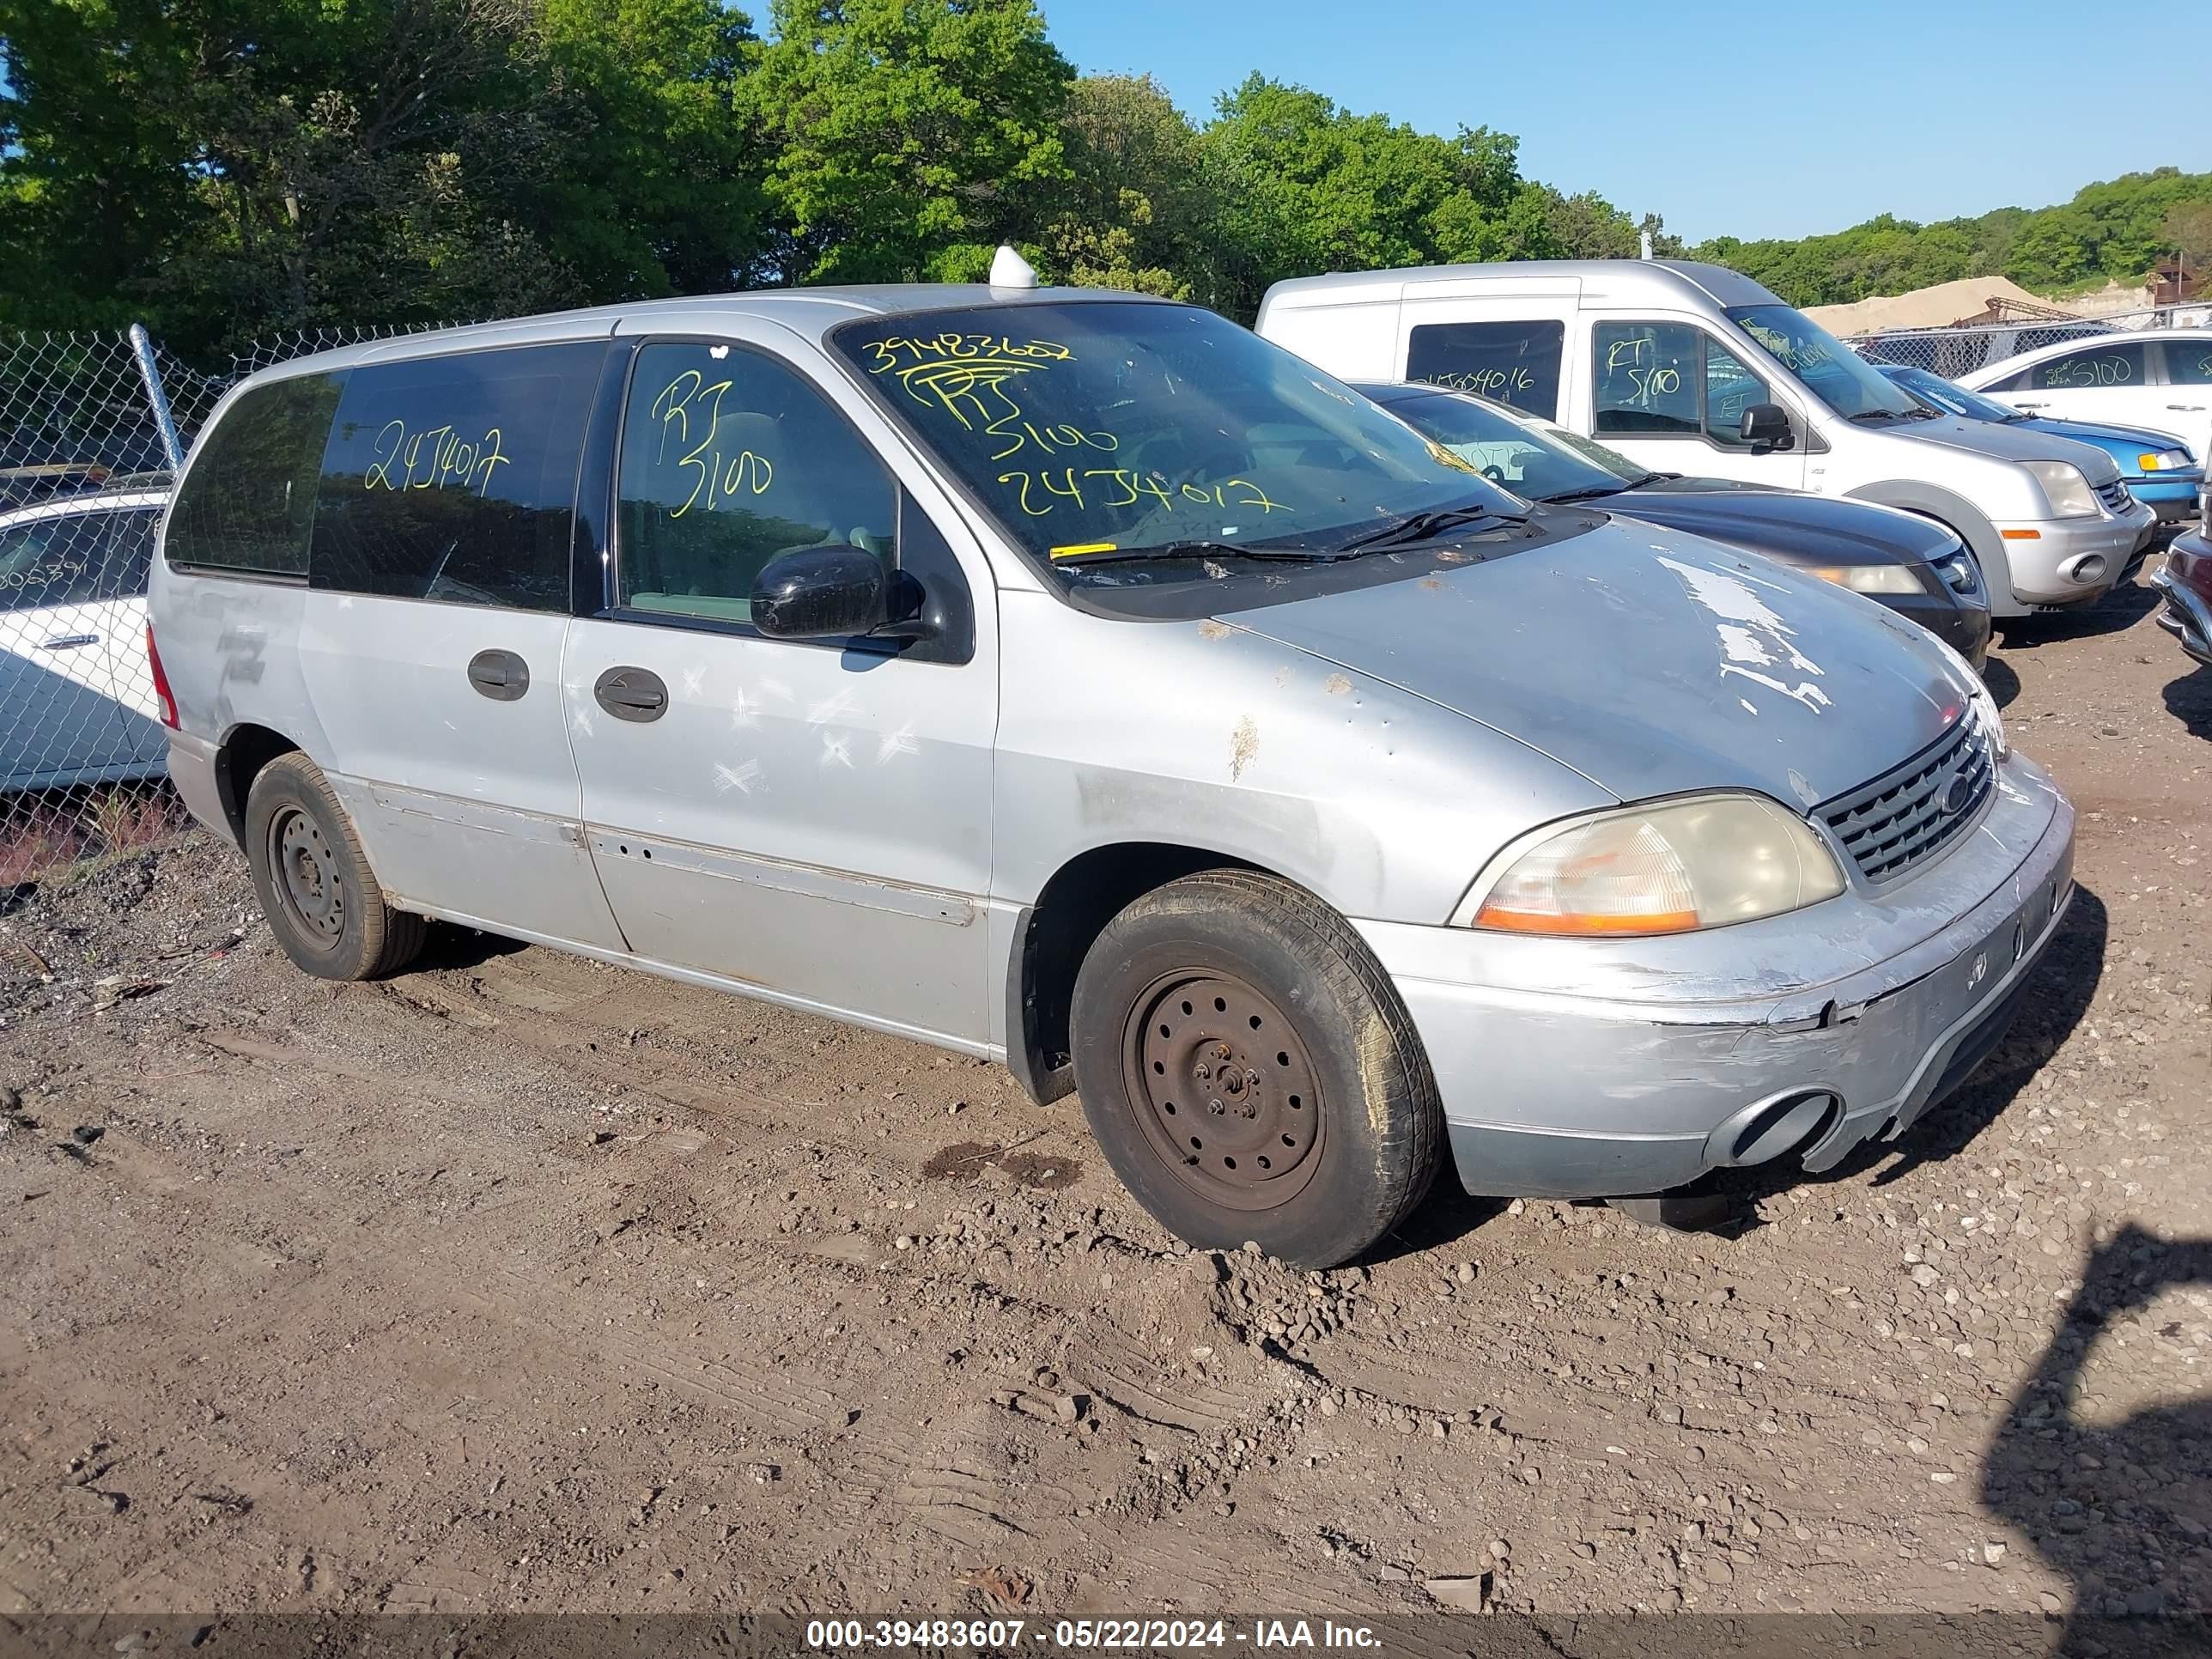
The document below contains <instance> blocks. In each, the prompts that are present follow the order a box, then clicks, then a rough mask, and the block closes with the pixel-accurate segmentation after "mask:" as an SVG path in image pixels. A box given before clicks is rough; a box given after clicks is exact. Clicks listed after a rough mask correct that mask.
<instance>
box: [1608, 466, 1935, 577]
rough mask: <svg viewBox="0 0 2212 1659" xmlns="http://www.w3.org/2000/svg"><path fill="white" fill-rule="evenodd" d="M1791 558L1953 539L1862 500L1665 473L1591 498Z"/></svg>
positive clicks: (1896, 549) (1876, 551)
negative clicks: (1745, 486)
mask: <svg viewBox="0 0 2212 1659" xmlns="http://www.w3.org/2000/svg"><path fill="white" fill-rule="evenodd" d="M1589 505H1590V506H1593V507H1601V508H1603V509H1604V510H1605V511H1606V512H1608V513H1626V515H1627V516H1629V517H1630V518H1632V519H1641V520H1644V522H1645V523H1646V524H1660V525H1665V526H1667V527H1668V529H1670V530H1686V531H1687V532H1690V533H1691V534H1692V535H1693V536H1705V537H1709V538H1711V539H1712V540H1714V541H1717V542H1726V543H1728V544H1729V545H1730V546H1732V547H1745V548H1749V549H1750V550H1752V551H1753V552H1754V553H1763V554H1765V556H1767V557H1768V558H1771V559H1781V560H1784V561H1785V562H1790V563H1793V564H1850V565H1867V564H1924V563H1926V562H1928V561H1929V559H1935V558H1941V557H1942V556H1943V555H1944V554H1946V553H1948V552H1950V551H1952V550H1954V548H1956V547H1957V545H1958V538H1956V537H1954V535H1952V533H1951V532H1949V531H1948V530H1946V529H1944V528H1943V526H1941V525H1939V524H1936V523H1935V522H1934V521H1933V520H1928V519H1918V518H1914V517H1913V516H1912V515H1911V514H1910V513H1893V512H1891V511H1890V510H1889V509H1888V508H1887V507H1872V506H1869V505H1868V504H1867V503H1866V502H1863V501H1838V500H1836V499H1835V498H1833V497H1832V496H1826V495H1794V494H1791V493H1790V492H1789V491H1787V490H1767V489H1729V487H1728V485H1727V484H1726V483H1723V482H1722V481H1720V480H1717V479H1711V478H1670V479H1668V481H1667V482H1665V483H1656V484H1646V485H1644V486H1642V487H1641V488H1638V489H1628V490H1623V491H1622V492H1621V493H1620V495H1607V496H1605V497H1604V498H1602V499H1601V500H1599V501H1593V502H1590V503H1589Z"/></svg>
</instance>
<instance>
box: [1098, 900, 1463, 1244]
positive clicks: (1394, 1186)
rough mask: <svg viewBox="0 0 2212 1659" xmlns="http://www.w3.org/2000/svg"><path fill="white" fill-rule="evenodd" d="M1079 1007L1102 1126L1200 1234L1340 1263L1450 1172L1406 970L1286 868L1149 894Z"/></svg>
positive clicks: (1163, 1213)
mask: <svg viewBox="0 0 2212 1659" xmlns="http://www.w3.org/2000/svg"><path fill="white" fill-rule="evenodd" d="M1069 1024H1070V1036H1071V1038H1072V1046H1073V1049H1074V1060H1075V1074H1076V1080H1077V1084H1078V1085H1079V1089H1080V1091H1081V1093H1082V1097H1083V1109H1084V1115H1085V1117H1086V1118H1087V1119H1088V1120H1089V1121H1090V1124H1091V1133H1092V1135H1093V1136H1094V1137H1095V1138H1096V1139H1097V1142H1098V1144H1099V1146H1100V1149H1101V1150H1102V1151H1103V1152H1104V1153H1105V1155H1106V1158H1107V1161H1108V1162H1109V1164H1112V1165H1113V1166H1114V1170H1115V1174H1116V1175H1118V1176H1120V1177H1121V1181H1122V1183H1123V1184H1124V1185H1125V1186H1127V1188H1129V1190H1130V1192H1131V1193H1132V1194H1134V1195H1135V1197H1136V1199H1137V1200H1138V1201H1139V1203H1141V1204H1142V1205H1143V1206H1145V1207H1146V1209H1147V1210H1149V1211H1150V1212H1152V1214H1153V1215H1154V1216H1155V1217H1157V1218H1158V1219H1159V1220H1160V1221H1161V1222H1162V1223H1163V1224H1164V1225H1166V1226H1167V1227H1169V1228H1170V1230H1171V1231H1174V1232H1175V1233H1176V1234H1177V1235H1178V1236H1179V1237H1182V1238H1184V1239H1186V1240H1188V1242H1189V1243H1193V1244H1196V1245H1199V1246H1200V1247H1202V1248H1206V1249H1233V1248H1235V1247H1237V1246H1238V1245H1240V1244H1243V1243H1245V1242H1247V1241H1248V1240H1249V1241H1253V1242H1256V1243H1258V1244H1259V1245H1260V1247H1261V1249H1264V1250H1265V1251H1267V1254H1268V1255H1273V1256H1275V1257H1278V1258H1279V1259H1280V1260H1282V1261H1287V1262H1291V1263H1293V1264H1295V1265H1297V1266H1298V1267H1334V1266H1336V1265H1337V1264H1339V1263H1340V1262H1343V1261H1349V1260H1351V1259H1352V1257H1354V1256H1357V1255H1359V1254H1360V1253H1361V1252H1362V1251H1364V1250H1365V1249H1368V1247H1369V1246H1370V1245H1371V1244H1373V1243H1375V1241H1376V1239H1378V1238H1379V1237H1382V1236H1383V1234H1384V1233H1386V1232H1388V1231H1390V1230H1391V1229H1392V1228H1394V1227H1395V1226H1397V1225H1399V1224H1400V1223H1401V1221H1403V1220H1404V1219H1405V1218H1406V1217H1407V1214H1408V1213H1410V1212H1412V1210H1413V1207H1414V1206H1416V1205H1418V1204H1419V1202H1420V1200H1421V1199H1422V1196H1423V1195H1424V1194H1425V1193H1426V1192H1427V1190H1428V1188H1429V1183H1430V1182H1431V1180H1432V1179H1433V1178H1434V1176H1435V1174H1436V1170H1437V1163H1438V1160H1439V1156H1440V1148H1441V1146H1442V1139H1443V1110H1442V1108H1441V1107H1440V1105H1439V1104H1438V1103H1437V1091H1436V1084H1435V1081H1434V1079H1432V1078H1431V1076H1430V1074H1429V1067H1428V1061H1427V1058H1426V1056H1425V1054H1423V1053H1422V1051H1421V1047H1420V1042H1419V1038H1418V1037H1417V1036H1415V1034H1414V1032H1413V1026H1412V1023H1411V1022H1410V1021H1409V1020H1408V1019H1407V1015H1406V1012H1405V1010H1404V1008H1403V1006H1401V1004H1400V1002H1399V1000H1398V997H1397V994H1396V992H1395V990H1394V989H1393V988H1392V987H1391V984H1390V981H1389V975H1386V974H1385V973H1384V972H1383V969H1382V965H1381V964H1380V963H1377V962H1376V960H1375V957H1374V955H1373V953H1372V952H1371V951H1369V950H1368V948H1367V946H1366V945H1365V943H1364V941H1363V940H1362V939H1360V937H1359V935H1358V933H1355V932H1354V931H1353V930H1352V927H1351V925H1350V924H1349V923H1348V922H1346V921H1345V920H1344V919H1343V918H1342V917H1341V916H1339V915H1336V914H1335V912H1334V911H1332V910H1330V909H1329V908H1328V907H1327V906H1325V905H1322V903H1320V902H1318V901H1317V900H1316V899H1314V898H1313V897H1312V896H1310V895H1309V894H1306V893H1303V892H1301V891H1299V890H1297V888H1295V887H1292V886H1291V885H1290V884H1288V883H1286V882H1283V881H1280V880H1278V879H1277V878H1274V877H1272V876H1267V875H1264V874H1261V872H1256V871H1249V870H1208V871H1203V872H1200V873H1199V874H1196V875H1194V876H1188V877H1185V878H1182V880H1180V881H1175V882H1170V883H1169V884H1167V885H1165V886H1164V887H1160V888H1157V889H1155V890H1153V891H1152V892H1150V893H1147V894H1146V895H1145V896H1143V897H1141V898H1139V899H1138V900H1136V901H1135V902H1133V903H1132V904H1131V905H1129V907H1128V908H1127V909H1125V910H1123V911H1122V912H1121V914H1120V915H1117V916H1116V917H1115V918H1114V920H1113V921H1110V922H1109V923H1108V924H1107V926H1106V927H1105V929H1104V931H1103V932H1102V933H1100V934H1099V936H1098V938H1097V940H1096V941H1095V942H1094V943H1093V944H1092V945H1091V950H1090V951H1089V953H1088V954H1087V955H1086V956H1085V958H1084V963H1083V967H1082V969H1081V970H1080V971H1079V974H1078V975H1077V976H1076V982H1075V996H1074V1003H1073V1008H1072V1009H1071V1011H1070V1020H1069Z"/></svg>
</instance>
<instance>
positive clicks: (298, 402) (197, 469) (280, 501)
mask: <svg viewBox="0 0 2212 1659" xmlns="http://www.w3.org/2000/svg"><path fill="white" fill-rule="evenodd" d="M345 378H346V377H345V376H344V375H343V374H301V375H295V376H294V377H293V378H292V379H290V380H270V381H268V382H267V383H265V384H264V385H261V386H255V387H253V388H252V389H251V390H249V391H247V392H245V393H243V394H242V395H241V396H240V398H238V400H237V401H236V402H235V403H234V404H231V406H230V410H229V412H228V414H226V415H225V416H223V417H222V421H221V422H218V423H217V424H216V428H215V429H214V430H213V431H212V432H210V433H209V434H207V435H205V436H204V438H202V439H201V441H200V445H199V448H198V450H197V453H195V455H194V458H193V460H192V464H191V468H190V469H189V470H188V471H186V472H185V479H184V483H183V484H182V485H181V486H180V487H179V489H178V492H177V501H176V506H175V507H174V509H173V511H172V512H171V513H170V515H169V533H168V538H167V541H166V542H165V543H164V544H163V546H164V549H165V550H166V553H167V557H168V561H169V562H170V563H171V564H179V565H188V566H192V567H196V568H203V569H209V570H234V571H238V572H240V574H250V575H257V576H305V575H306V574H307V535H308V531H309V529H310V527H311V526H312V525H313V511H314V500H315V474H316V472H317V471H318V469H319V465H320V463H321V460H322V454H323V446H324V444H325V442H326V441H328V439H329V437H330V432H331V415H332V414H333V413H335V412H336V410H337V406H338V398H339V395H340V394H341V393H342V392H343V391H344V389H345Z"/></svg>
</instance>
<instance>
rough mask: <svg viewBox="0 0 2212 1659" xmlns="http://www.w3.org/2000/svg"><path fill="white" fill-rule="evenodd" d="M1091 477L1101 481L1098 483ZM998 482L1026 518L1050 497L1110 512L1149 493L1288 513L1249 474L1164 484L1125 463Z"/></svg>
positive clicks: (1169, 500) (1043, 510)
mask: <svg viewBox="0 0 2212 1659" xmlns="http://www.w3.org/2000/svg"><path fill="white" fill-rule="evenodd" d="M1094 479H1104V480H1106V481H1107V482H1105V483H1093V482H1092V481H1093V480H1094ZM999 482H1000V483H1002V484H1007V485H1011V486H1012V488H1014V489H1016V490H1018V492H1019V495H1018V506H1019V507H1021V510H1022V511H1023V512H1024V513H1027V514H1028V515H1029V516H1030V518H1032V519H1042V518H1043V517H1045V516H1046V515H1047V514H1048V513H1051V512H1052V511H1053V510H1054V498H1055V497H1057V498H1059V499H1060V500H1062V501H1073V502H1074V503H1075V505H1076V506H1077V507H1085V508H1091V507H1096V508H1097V509H1099V510H1101V511H1108V512H1110V511H1113V510H1115V509H1117V508H1121V507H1135V506H1137V505H1138V504H1139V502H1141V501H1144V500H1145V499H1146V497H1148V496H1149V497H1150V498H1151V499H1152V501H1155V502H1157V503H1158V505H1159V506H1160V507H1167V508H1170V509H1171V510H1172V509H1175V508H1178V507H1217V508H1221V509H1229V508H1244V509H1249V510H1256V511H1258V512H1260V513H1274V512H1278V511H1280V512H1288V511H1289V510H1290V507H1289V504H1288V503H1286V502H1284V501H1276V500H1275V499H1274V498H1273V496H1271V495H1268V494H1267V491H1266V490H1264V489H1261V487H1260V486H1259V485H1258V484H1256V483H1253V482H1252V480H1251V479H1249V478H1225V479H1223V480H1222V481H1221V482H1220V483H1218V484H1194V483H1182V484H1177V483H1170V482H1169V481H1168V480H1167V479H1166V478H1164V477H1161V476H1160V474H1158V473H1157V472H1133V471H1130V470H1129V469H1128V468H1127V467H1125V466H1115V467H1088V468H1084V469H1080V470H1079V469H1077V468H1075V467H1072V466H1069V467H1061V468H1059V469H1057V470H1046V471H1036V472H1001V473H1000V474H999Z"/></svg>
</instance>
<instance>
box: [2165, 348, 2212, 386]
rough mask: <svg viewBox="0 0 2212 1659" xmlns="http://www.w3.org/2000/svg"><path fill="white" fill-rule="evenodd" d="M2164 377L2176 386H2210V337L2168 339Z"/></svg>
mask: <svg viewBox="0 0 2212 1659" xmlns="http://www.w3.org/2000/svg"><path fill="white" fill-rule="evenodd" d="M2166 379H2167V380H2171V381H2172V383H2173V384H2174V385H2176V386H2212V339H2197V340H2168V341H2167V342H2166Z"/></svg>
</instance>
